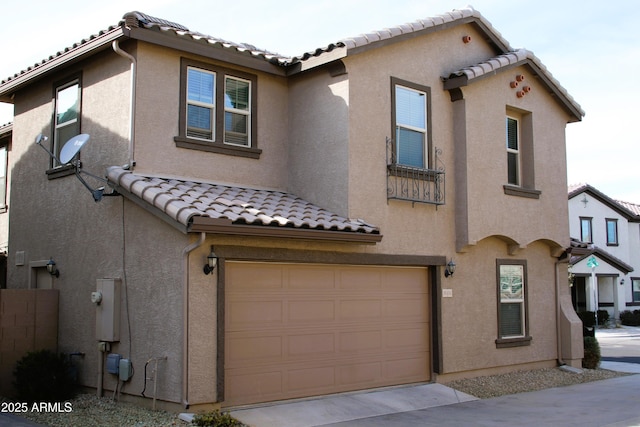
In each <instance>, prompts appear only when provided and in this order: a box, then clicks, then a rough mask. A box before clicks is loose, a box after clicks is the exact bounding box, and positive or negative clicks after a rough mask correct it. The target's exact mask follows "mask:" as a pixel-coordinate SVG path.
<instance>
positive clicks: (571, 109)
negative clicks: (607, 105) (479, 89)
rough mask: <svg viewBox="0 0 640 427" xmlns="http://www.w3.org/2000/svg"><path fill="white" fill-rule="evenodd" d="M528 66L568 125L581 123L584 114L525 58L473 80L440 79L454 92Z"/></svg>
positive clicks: (536, 66)
mask: <svg viewBox="0 0 640 427" xmlns="http://www.w3.org/2000/svg"><path fill="white" fill-rule="evenodd" d="M523 65H524V66H528V67H529V68H531V70H532V71H533V73H534V74H535V75H536V76H537V77H538V78H539V79H540V80H541V82H542V83H543V85H544V86H545V87H546V88H547V90H548V91H549V93H550V94H551V95H552V96H553V97H554V98H556V99H558V101H559V102H560V104H561V105H562V106H563V107H564V109H565V110H566V111H567V112H568V113H569V115H570V116H571V120H569V123H573V122H579V121H582V117H583V116H584V112H583V111H582V109H581V108H580V107H579V106H578V105H577V104H576V103H575V102H573V100H572V99H570V98H569V97H567V96H566V95H565V94H564V92H563V91H562V89H561V88H559V87H558V85H557V84H556V83H555V82H554V81H553V80H552V79H551V78H549V77H548V76H547V74H546V73H545V72H544V70H543V69H542V68H540V67H539V66H538V65H537V64H536V63H535V62H534V61H532V60H531V59H529V58H527V59H523V60H521V61H518V62H514V63H511V64H509V65H505V66H503V67H500V68H499V69H497V70H493V71H491V72H489V73H483V74H481V75H479V76H477V77H473V78H469V76H468V75H467V74H460V75H452V76H449V77H444V78H443V79H442V81H443V88H444V89H445V90H449V91H450V90H455V89H460V88H462V87H464V86H468V85H470V84H472V83H475V82H477V81H480V80H482V79H484V78H486V77H492V76H495V75H496V74H498V73H502V72H504V71H507V70H510V69H513V68H516V67H520V66H523Z"/></svg>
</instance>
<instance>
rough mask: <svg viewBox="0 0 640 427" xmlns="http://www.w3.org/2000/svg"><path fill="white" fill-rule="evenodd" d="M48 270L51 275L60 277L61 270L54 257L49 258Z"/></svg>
mask: <svg viewBox="0 0 640 427" xmlns="http://www.w3.org/2000/svg"><path fill="white" fill-rule="evenodd" d="M47 271H48V272H49V274H50V275H52V276H55V277H60V270H58V268H57V267H56V262H55V261H54V260H53V258H49V262H48V263H47Z"/></svg>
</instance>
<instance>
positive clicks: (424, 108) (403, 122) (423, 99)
mask: <svg viewBox="0 0 640 427" xmlns="http://www.w3.org/2000/svg"><path fill="white" fill-rule="evenodd" d="M392 95H393V103H392V105H393V119H392V120H393V126H394V134H395V147H394V148H395V160H396V163H397V164H399V165H403V166H408V167H414V168H419V169H428V168H429V165H430V158H429V153H430V147H431V144H430V130H429V103H430V100H429V97H430V89H429V88H428V87H425V86H420V85H416V84H413V83H409V82H405V81H402V80H399V79H395V78H392Z"/></svg>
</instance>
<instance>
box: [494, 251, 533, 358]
mask: <svg viewBox="0 0 640 427" xmlns="http://www.w3.org/2000/svg"><path fill="white" fill-rule="evenodd" d="M496 264H497V270H498V271H497V276H498V340H497V342H496V343H497V345H498V346H514V345H528V344H529V341H530V337H528V325H527V288H526V286H527V283H526V281H527V265H526V261H518V260H497V262H496Z"/></svg>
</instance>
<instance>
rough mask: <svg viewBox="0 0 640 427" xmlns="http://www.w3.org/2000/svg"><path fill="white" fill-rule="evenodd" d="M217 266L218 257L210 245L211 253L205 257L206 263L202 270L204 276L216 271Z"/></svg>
mask: <svg viewBox="0 0 640 427" xmlns="http://www.w3.org/2000/svg"><path fill="white" fill-rule="evenodd" d="M217 264H218V256H217V255H216V253H215V252H213V245H211V253H210V254H209V256H208V257H207V263H206V264H205V265H204V268H203V269H202V270H203V271H204V274H211V273H213V270H215V269H216V265H217Z"/></svg>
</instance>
